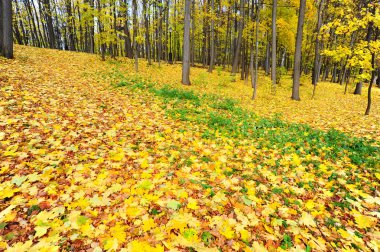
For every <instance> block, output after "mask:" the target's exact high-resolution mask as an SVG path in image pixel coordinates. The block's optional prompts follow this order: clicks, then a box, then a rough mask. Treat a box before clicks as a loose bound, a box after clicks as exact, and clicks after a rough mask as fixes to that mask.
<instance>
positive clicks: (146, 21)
mask: <svg viewBox="0 0 380 252" xmlns="http://www.w3.org/2000/svg"><path fill="white" fill-rule="evenodd" d="M142 5H143V16H144V24H145V52H146V57H147V60H148V64H149V65H152V57H151V48H150V35H149V18H148V14H149V13H148V10H147V1H146V0H143V1H142Z"/></svg>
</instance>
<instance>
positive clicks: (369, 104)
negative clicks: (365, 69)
mask: <svg viewBox="0 0 380 252" xmlns="http://www.w3.org/2000/svg"><path fill="white" fill-rule="evenodd" d="M374 12H375V10H373V13H374ZM371 24H372V25H371ZM371 24H370V27H373V22H371ZM378 36H379V28H377V29H376V32H375V37H374V39H373V41H376V40H377V38H378ZM375 57H376V55H375V53H374V52H373V53H372V59H371V65H372V77H371V82H370V83H369V87H368V101H367V109H366V110H365V115H369V112H370V111H371V104H372V86H373V82H374V81H375V76H376V69H375Z"/></svg>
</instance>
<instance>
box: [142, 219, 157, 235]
mask: <svg viewBox="0 0 380 252" xmlns="http://www.w3.org/2000/svg"><path fill="white" fill-rule="evenodd" d="M142 227H143V230H144V232H146V231H149V230H151V229H153V228H155V227H157V224H156V223H155V222H154V220H153V219H150V218H149V219H146V220H143V226H142Z"/></svg>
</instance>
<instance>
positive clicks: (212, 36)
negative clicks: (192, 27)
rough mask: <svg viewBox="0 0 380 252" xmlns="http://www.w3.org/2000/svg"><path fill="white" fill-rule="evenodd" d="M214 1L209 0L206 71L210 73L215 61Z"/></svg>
mask: <svg viewBox="0 0 380 252" xmlns="http://www.w3.org/2000/svg"><path fill="white" fill-rule="evenodd" d="M214 5H215V3H214V0H211V15H212V16H211V27H210V29H211V34H210V65H209V68H208V72H209V73H212V70H213V69H214V61H215V31H214V25H215V21H214V14H215V6H214Z"/></svg>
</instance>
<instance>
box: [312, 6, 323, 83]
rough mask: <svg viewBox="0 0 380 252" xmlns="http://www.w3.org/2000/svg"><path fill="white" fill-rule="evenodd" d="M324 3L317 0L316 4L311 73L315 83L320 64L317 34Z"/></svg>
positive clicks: (319, 28) (320, 24)
mask: <svg viewBox="0 0 380 252" xmlns="http://www.w3.org/2000/svg"><path fill="white" fill-rule="evenodd" d="M323 5H324V0H320V1H319V5H318V21H317V27H316V37H315V49H314V67H313V75H312V84H313V85H317V83H318V79H319V65H320V53H319V49H320V48H319V47H320V45H319V44H320V43H319V34H320V30H321V26H322V8H323Z"/></svg>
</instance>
